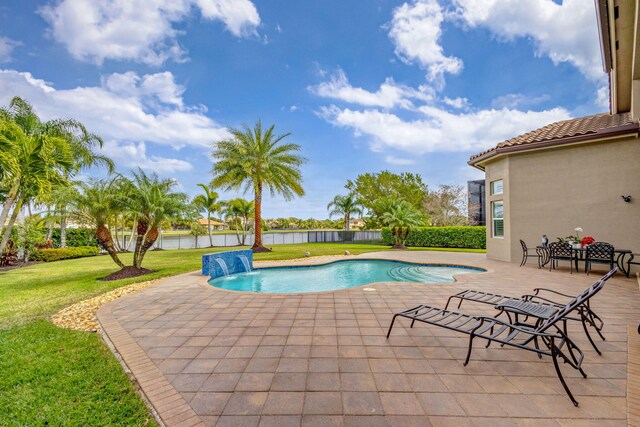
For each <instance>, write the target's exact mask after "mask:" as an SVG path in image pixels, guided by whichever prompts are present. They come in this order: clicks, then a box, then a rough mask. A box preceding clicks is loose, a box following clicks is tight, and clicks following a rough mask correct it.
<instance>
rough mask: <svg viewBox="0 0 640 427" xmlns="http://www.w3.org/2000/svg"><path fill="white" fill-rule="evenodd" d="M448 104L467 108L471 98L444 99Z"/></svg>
mask: <svg viewBox="0 0 640 427" xmlns="http://www.w3.org/2000/svg"><path fill="white" fill-rule="evenodd" d="M442 102H444V103H445V104H446V105H448V106H450V107H453V108H458V109H460V108H467V107H468V106H469V100H468V99H467V98H453V99H452V98H448V97H446V96H445V98H444V99H443V100H442Z"/></svg>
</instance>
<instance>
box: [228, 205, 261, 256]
mask: <svg viewBox="0 0 640 427" xmlns="http://www.w3.org/2000/svg"><path fill="white" fill-rule="evenodd" d="M224 211H225V214H226V218H227V222H228V223H229V225H230V226H231V227H233V228H234V229H235V231H236V238H237V239H238V245H242V246H244V245H245V243H246V240H247V234H248V233H249V230H250V229H251V224H250V220H251V218H253V217H254V203H253V200H245V199H240V198H238V199H232V200H229V201H228V202H225V204H224Z"/></svg>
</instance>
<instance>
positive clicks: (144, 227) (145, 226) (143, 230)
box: [133, 220, 149, 268]
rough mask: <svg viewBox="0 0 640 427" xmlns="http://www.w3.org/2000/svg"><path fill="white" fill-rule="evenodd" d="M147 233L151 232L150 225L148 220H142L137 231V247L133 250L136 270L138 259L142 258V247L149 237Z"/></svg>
mask: <svg viewBox="0 0 640 427" xmlns="http://www.w3.org/2000/svg"><path fill="white" fill-rule="evenodd" d="M147 231H149V223H148V222H147V221H146V220H140V222H138V228H137V230H136V232H137V236H136V247H135V248H134V249H133V266H134V267H136V268H137V267H138V257H139V256H140V251H141V250H142V245H143V243H144V239H145V237H146V235H147Z"/></svg>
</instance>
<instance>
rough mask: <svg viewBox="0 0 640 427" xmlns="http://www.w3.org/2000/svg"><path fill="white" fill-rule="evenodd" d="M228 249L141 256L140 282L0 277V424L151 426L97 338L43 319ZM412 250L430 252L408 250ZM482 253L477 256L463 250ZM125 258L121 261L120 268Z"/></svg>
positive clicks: (73, 270)
mask: <svg viewBox="0 0 640 427" xmlns="http://www.w3.org/2000/svg"><path fill="white" fill-rule="evenodd" d="M228 249H231V248H215V249H211V248H206V249H186V250H171V251H157V252H149V253H148V254H147V256H146V258H145V261H144V267H146V268H149V269H152V270H155V272H154V273H153V274H149V275H146V276H143V277H138V278H133V279H125V280H118V281H111V282H102V281H100V280H98V279H99V278H101V277H104V276H106V275H108V274H109V273H113V272H114V271H116V270H117V267H116V266H115V264H114V263H113V261H112V260H111V258H109V257H107V256H99V257H91V258H81V259H75V260H67V261H58V262H53V263H47V264H38V265H34V266H31V267H25V268H18V269H14V270H9V271H5V272H2V273H0V425H5V424H6V425H92V426H93V425H155V423H154V422H153V419H152V418H151V416H150V415H149V413H148V412H147V410H146V408H145V406H144V404H143V403H142V401H141V400H140V399H139V398H138V396H137V394H136V393H135V391H134V388H133V386H132V385H131V383H130V381H129V379H128V378H127V377H126V375H125V374H124V372H123V371H122V369H121V367H120V365H119V364H118V362H117V361H116V360H115V358H114V357H113V356H112V354H111V353H110V352H109V350H108V348H107V347H106V345H105V344H104V343H103V342H102V340H101V339H100V337H99V336H98V335H97V334H93V333H88V332H75V331H69V330H65V329H59V328H57V327H55V326H53V325H52V324H51V323H49V322H48V321H47V320H46V319H47V318H48V317H49V316H50V315H52V314H53V313H55V312H56V311H58V310H60V309H61V308H63V307H66V306H68V305H71V304H73V303H75V302H77V301H81V300H83V299H87V298H90V297H92V296H95V295H99V294H101V293H103V292H106V291H108V290H111V289H114V288H117V287H120V286H124V285H128V284H131V283H136V282H141V281H146V280H151V279H157V278H160V277H166V276H171V275H175V274H179V273H184V272H188V271H193V270H198V269H200V262H201V255H202V254H205V253H210V252H213V251H220V250H228ZM345 250H348V251H349V252H351V253H352V254H361V253H365V252H372V251H380V250H389V249H388V247H387V246H380V245H365V244H341V243H336V244H331V243H308V244H296V245H275V246H273V252H270V253H261V254H256V256H255V259H256V260H284V259H292V258H302V257H303V256H304V253H305V252H307V251H308V252H311V254H312V255H313V256H319V255H337V254H342V253H344V251H345ZM412 250H430V249H429V248H412ZM464 251H466V252H484V251H482V250H464ZM129 258H130V255H123V257H122V259H123V260H124V261H125V263H128V262H130V259H129Z"/></svg>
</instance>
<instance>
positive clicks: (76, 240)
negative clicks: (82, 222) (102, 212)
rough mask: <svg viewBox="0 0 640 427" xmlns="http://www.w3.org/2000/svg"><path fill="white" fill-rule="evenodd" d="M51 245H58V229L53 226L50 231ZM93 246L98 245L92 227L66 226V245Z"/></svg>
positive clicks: (57, 246)
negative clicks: (51, 231)
mask: <svg viewBox="0 0 640 427" xmlns="http://www.w3.org/2000/svg"><path fill="white" fill-rule="evenodd" d="M51 237H52V240H53V245H54V246H55V247H56V248H59V247H60V229H59V228H54V229H53V233H52V236H51ZM79 246H95V247H98V246H100V244H99V243H98V239H97V237H96V230H95V229H94V228H86V227H81V228H67V247H79Z"/></svg>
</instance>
